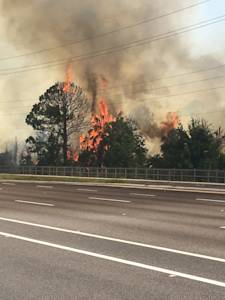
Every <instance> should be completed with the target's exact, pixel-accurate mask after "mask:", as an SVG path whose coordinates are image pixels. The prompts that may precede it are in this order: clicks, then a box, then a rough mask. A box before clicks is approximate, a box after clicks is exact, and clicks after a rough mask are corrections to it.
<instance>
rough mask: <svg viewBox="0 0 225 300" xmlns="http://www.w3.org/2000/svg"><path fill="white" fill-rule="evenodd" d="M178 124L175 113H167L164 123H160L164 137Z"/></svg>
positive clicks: (177, 117)
mask: <svg viewBox="0 0 225 300" xmlns="http://www.w3.org/2000/svg"><path fill="white" fill-rule="evenodd" d="M179 123H180V118H179V116H178V115H177V113H176V112H168V113H167V115H166V121H163V122H162V123H161V129H162V131H163V133H164V135H168V133H169V132H170V131H171V130H173V129H176V128H177V127H178V125H179Z"/></svg>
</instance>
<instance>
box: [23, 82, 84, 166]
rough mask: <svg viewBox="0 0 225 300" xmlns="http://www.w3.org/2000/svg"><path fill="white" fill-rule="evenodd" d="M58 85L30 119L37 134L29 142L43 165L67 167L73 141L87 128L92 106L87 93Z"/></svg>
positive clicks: (48, 92) (74, 87)
mask: <svg viewBox="0 0 225 300" xmlns="http://www.w3.org/2000/svg"><path fill="white" fill-rule="evenodd" d="M64 87H65V83H56V84H55V85H53V86H52V87H50V88H49V89H48V90H47V91H46V92H45V93H44V94H43V95H42V96H40V98H39V102H38V103H37V104H34V106H33V108H32V110H31V112H30V113H29V114H28V115H27V117H26V123H27V124H28V125H31V126H32V127H33V128H34V129H35V130H36V131H37V134H36V136H35V137H33V136H31V137H29V138H28V139H27V141H26V142H27V145H28V151H30V152H31V153H36V154H37V161H38V163H39V164H42V165H44V164H45V165H49V164H52V165H59V164H64V165H66V164H67V151H68V148H69V146H70V138H71V137H72V135H73V134H74V133H80V131H81V130H82V129H83V127H85V126H86V125H87V119H86V118H87V114H88V111H89V103H88V100H87V98H86V96H85V94H84V92H83V90H82V89H81V88H80V87H78V86H76V85H74V84H73V83H69V86H68V85H67V89H66V91H65V88H64Z"/></svg>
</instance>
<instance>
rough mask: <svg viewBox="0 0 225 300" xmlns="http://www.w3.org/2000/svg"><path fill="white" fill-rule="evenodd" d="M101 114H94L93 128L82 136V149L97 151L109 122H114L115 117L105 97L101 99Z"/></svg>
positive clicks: (92, 119)
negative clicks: (110, 111) (109, 109)
mask: <svg viewBox="0 0 225 300" xmlns="http://www.w3.org/2000/svg"><path fill="white" fill-rule="evenodd" d="M98 106H99V114H96V115H93V116H92V118H91V125H92V129H90V130H89V132H88V135H87V136H84V135H81V136H80V149H81V150H93V151H96V150H97V148H98V146H99V144H100V143H101V141H102V134H103V133H104V127H105V125H106V124H107V123H110V122H113V121H114V120H115V117H113V116H112V115H111V114H110V113H109V111H108V107H107V104H106V101H105V100H104V99H101V100H100V101H99V104H98Z"/></svg>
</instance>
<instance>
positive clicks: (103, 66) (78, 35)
mask: <svg viewBox="0 0 225 300" xmlns="http://www.w3.org/2000/svg"><path fill="white" fill-rule="evenodd" d="M166 3H168V4H166ZM192 3H194V1H193V2H192ZM188 4H189V3H188ZM185 5H187V2H186V1H178V0H172V1H162V0H161V1H149V0H142V1H130V0H123V1H121V0H109V1H105V0H104V1H103V0H98V1H97V0H96V1H95V0H83V1H80V0H59V1H52V0H36V1H30V0H2V1H1V14H2V15H3V16H4V31H5V35H6V37H7V40H8V42H9V43H10V44H11V45H12V44H13V47H14V51H16V52H15V53H17V54H18V53H19V54H21V53H27V55H26V56H25V57H17V58H16V59H14V60H7V61H2V62H1V61H0V64H1V66H2V68H5V67H10V68H12V67H21V66H27V65H38V64H41V63H45V62H49V61H52V62H56V64H58V63H61V61H64V63H62V64H59V65H56V66H54V67H52V66H51V67H46V66H45V67H44V68H42V66H40V68H39V67H38V69H37V70H33V71H30V72H24V73H21V74H19V75H18V74H17V75H15V76H16V79H15V78H14V77H13V76H10V77H9V78H8V79H7V81H6V83H5V84H7V85H9V84H10V82H11V83H12V84H11V88H10V91H9V89H7V88H6V86H4V87H3V92H6V91H7V92H8V96H9V98H10V95H11V98H12V97H13V98H15V94H16V95H17V96H18V95H20V94H21V86H23V87H24V85H26V87H27V91H26V93H25V94H26V95H28V98H30V103H29V104H30V105H32V104H33V103H34V102H35V101H37V99H38V96H39V95H40V94H41V93H43V92H44V90H43V89H46V88H48V85H51V84H52V85H53V84H54V83H55V82H56V81H59V80H60V79H62V78H63V77H64V74H65V67H66V64H67V63H69V62H71V61H72V64H73V69H74V74H75V81H77V83H78V84H80V85H81V86H82V87H83V88H84V90H86V91H87V93H88V94H89V97H90V98H91V101H92V103H93V104H92V110H93V111H95V110H96V109H97V108H96V106H97V101H98V99H99V97H101V95H103V94H104V95H105V96H106V97H107V99H108V103H109V106H110V108H111V109H112V110H116V111H121V110H122V111H123V112H124V113H125V114H129V115H131V116H133V117H134V118H135V120H136V121H137V122H138V124H139V125H140V126H141V127H142V129H143V132H144V133H145V135H146V136H147V137H150V138H155V137H157V136H158V133H159V124H160V121H162V120H163V118H164V117H165V115H166V112H167V111H170V110H171V111H180V110H183V109H185V110H186V113H187V114H188V113H194V111H193V106H194V105H195V103H199V104H198V107H200V110H201V109H202V103H203V102H204V107H205V109H206V110H210V109H212V105H211V104H210V103H211V99H212V97H213V98H214V99H217V104H218V107H220V104H221V102H220V101H221V98H220V95H219V94H218V93H217V92H216V91H214V92H212V93H211V94H210V95H209V94H206V95H204V97H203V96H202V94H201V95H197V96H196V95H192V94H189V95H188V96H181V97H175V98H172V97H171V98H164V95H168V94H176V93H178V94H179V93H182V92H183V91H184V90H185V91H191V90H193V89H202V88H206V87H209V86H210V85H209V82H203V83H202V82H201V83H199V84H195V83H193V84H192V85H186V86H184V87H183V86H181V87H176V86H174V85H175V84H182V83H183V82H185V81H190V79H191V80H196V81H197V80H200V79H202V78H205V77H207V73H206V74H203V75H202V74H201V73H197V74H193V75H192V76H191V77H190V76H189V77H181V78H172V79H170V80H163V79H162V78H164V77H167V76H168V74H179V73H185V72H192V71H193V70H196V69H197V70H198V69H202V68H206V67H210V66H213V65H218V63H219V62H217V61H214V58H213V57H204V58H202V59H200V58H198V57H197V56H193V54H191V53H192V48H191V43H190V35H189V34H186V35H185V36H184V35H183V36H181V37H179V36H178V37H174V38H170V39H162V40H160V41H157V42H154V43H151V44H146V45H142V46H138V47H132V46H133V45H132V44H131V42H134V41H137V40H141V39H144V38H149V37H151V36H155V35H157V34H160V33H163V32H168V31H169V30H173V29H175V28H177V27H182V26H184V25H189V24H191V23H192V19H191V17H192V16H193V17H194V16H195V14H197V13H198V9H201V7H199V8H198V7H197V8H195V9H192V10H190V11H189V10H187V11H185V12H184V13H180V14H176V15H174V16H171V17H165V18H162V19H159V20H157V21H155V22H148V23H144V24H142V25H139V26H135V27H132V28H130V29H124V30H119V28H121V27H123V26H127V25H128V26H129V25H132V24H135V23H138V22H139V21H143V20H145V19H150V18H151V17H155V16H158V15H162V14H163V13H167V12H169V11H171V10H175V9H177V8H178V7H179V8H181V7H184V6H185ZM196 20H197V19H193V22H195V21H196ZM117 28H118V30H117ZM109 31H113V33H112V34H104V33H105V32H109ZM128 44H129V47H130V48H129V49H126V50H123V51H117V50H118V49H117V48H118V47H120V46H121V45H128ZM60 45H65V46H64V47H60ZM49 48H51V50H49V51H44V50H43V49H49ZM15 49H16V50H15ZM105 49H108V50H107V51H106V50H105ZM105 51H106V52H111V53H109V54H107V55H101V54H103V53H104V52H105ZM31 52H36V54H33V55H30V53H31ZM83 55H87V57H88V58H84V57H83ZM5 56H7V55H5ZM79 57H82V59H79ZM35 68H36V67H35ZM210 75H212V74H210ZM213 75H214V76H215V75H218V73H216V71H215V72H214V73H213ZM156 78H160V79H161V80H156V81H154V79H156ZM102 79H103V80H102ZM103 81H104V82H107V87H104V82H103ZM25 83H26V84H25ZM168 85H173V86H174V87H173V88H167V86H168ZM212 86H213V84H212ZM32 87H33V88H32ZM159 87H165V88H163V89H159ZM24 89H25V88H24ZM24 89H23V94H22V96H21V97H22V100H21V101H22V102H21V103H23V98H24ZM157 97H159V98H160V99H159V100H157V99H155V98H157ZM21 103H20V104H21ZM22 105H23V104H22ZM207 105H208V107H207ZM213 107H214V108H215V106H213Z"/></svg>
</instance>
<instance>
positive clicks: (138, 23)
mask: <svg viewBox="0 0 225 300" xmlns="http://www.w3.org/2000/svg"><path fill="white" fill-rule="evenodd" d="M210 1H212V0H204V1H200V2H197V3H195V4H191V5H188V6H186V7H183V8H179V9H176V10H174V11H171V12H168V13H164V14H162V15H159V16H156V17H153V18H150V19H145V20H142V21H139V22H137V23H134V24H131V25H125V26H122V27H120V28H116V29H113V30H111V31H106V32H103V33H100V34H97V35H95V36H93V37H89V38H83V39H80V40H75V41H71V42H68V43H65V44H61V45H58V46H55V47H49V48H45V49H40V50H37V51H32V52H27V53H23V54H19V55H15V56H8V57H3V58H0V61H5V60H11V59H16V58H21V57H27V56H31V55H36V54H40V53H44V52H48V51H53V50H57V49H60V48H65V47H68V46H72V45H75V44H80V43H83V42H86V41H89V40H94V39H98V38H102V37H105V36H108V35H111V34H114V33H118V32H120V31H124V30H127V29H131V28H135V27H138V26H140V25H143V24H146V23H150V22H154V21H156V20H159V19H161V18H164V17H168V16H171V15H174V14H177V13H180V12H183V11H185V10H188V9H191V8H194V7H196V6H199V5H203V4H205V3H207V2H210Z"/></svg>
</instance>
